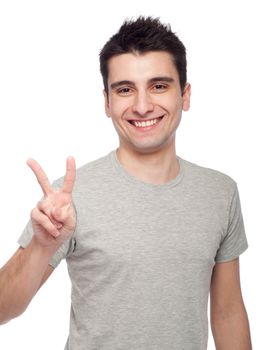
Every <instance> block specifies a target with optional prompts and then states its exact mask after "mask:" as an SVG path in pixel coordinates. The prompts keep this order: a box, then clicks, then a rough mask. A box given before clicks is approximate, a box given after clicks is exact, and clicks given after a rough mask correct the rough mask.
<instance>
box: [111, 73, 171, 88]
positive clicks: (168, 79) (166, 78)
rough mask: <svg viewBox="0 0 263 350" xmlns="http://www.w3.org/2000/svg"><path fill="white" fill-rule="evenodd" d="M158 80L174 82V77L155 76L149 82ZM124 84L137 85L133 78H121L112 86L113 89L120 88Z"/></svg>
mask: <svg viewBox="0 0 263 350" xmlns="http://www.w3.org/2000/svg"><path fill="white" fill-rule="evenodd" d="M158 81H163V82H166V83H173V82H174V79H173V78H171V77H167V76H160V77H154V78H151V79H149V81H148V83H150V84H151V83H155V82H158ZM123 85H131V86H135V83H134V82H133V81H131V80H120V81H116V82H114V83H112V84H111V85H110V88H111V89H112V90H114V89H116V88H118V87H119V86H123Z"/></svg>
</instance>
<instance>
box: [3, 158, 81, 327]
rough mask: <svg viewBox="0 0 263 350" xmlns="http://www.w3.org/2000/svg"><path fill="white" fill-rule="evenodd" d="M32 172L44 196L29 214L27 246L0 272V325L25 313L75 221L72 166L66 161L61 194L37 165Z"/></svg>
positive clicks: (71, 161) (73, 165) (70, 162)
mask: <svg viewBox="0 0 263 350" xmlns="http://www.w3.org/2000/svg"><path fill="white" fill-rule="evenodd" d="M29 166H30V167H31V168H32V170H33V171H34V173H35V174H36V177H37V179H38V182H39V184H40V186H41V188H42V190H43V192H44V198H43V199H42V200H41V201H40V202H39V203H38V205H37V207H36V208H34V209H33V210H32V212H31V221H32V226H33V231H34V235H33V237H32V240H31V242H30V243H29V245H28V246H27V247H26V248H25V249H23V248H19V249H18V250H17V251H16V252H15V254H14V255H13V256H12V257H11V259H10V260H9V261H8V262H7V263H6V264H5V265H4V266H3V267H2V268H1V269H0V324H3V323H6V322H8V321H9V320H11V319H12V318H14V317H17V316H19V315H20V314H21V313H22V312H24V311H25V309H26V308H27V306H28V304H29V303H30V301H31V300H32V298H33V297H34V295H35V294H36V292H37V291H38V289H39V288H40V287H41V285H42V284H43V283H44V282H45V281H46V279H47V278H48V277H49V275H50V274H51V272H52V270H53V268H52V267H51V266H50V265H49V262H50V259H51V257H52V256H53V255H54V253H55V252H56V251H57V250H58V248H59V247H60V246H61V245H62V244H63V243H64V242H65V241H66V240H67V239H68V238H69V237H70V236H71V235H72V233H73V231H74V228H75V223H76V217H75V211H74V208H73V205H72V199H71V198H72V195H71V193H72V189H73V184H74V180H75V162H74V159H73V158H69V159H68V161H67V173H66V176H65V180H64V185H63V188H62V189H61V190H58V191H55V190H54V189H52V188H51V186H50V184H49V181H48V179H47V177H46V175H45V173H44V171H43V170H42V168H41V167H40V166H39V165H38V164H37V162H35V161H33V160H31V161H30V162H29Z"/></svg>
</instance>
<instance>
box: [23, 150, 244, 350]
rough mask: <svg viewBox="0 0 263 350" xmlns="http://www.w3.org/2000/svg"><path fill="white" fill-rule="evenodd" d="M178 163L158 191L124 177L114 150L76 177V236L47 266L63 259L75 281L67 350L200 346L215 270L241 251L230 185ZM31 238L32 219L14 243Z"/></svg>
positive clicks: (215, 174)
mask: <svg viewBox="0 0 263 350" xmlns="http://www.w3.org/2000/svg"><path fill="white" fill-rule="evenodd" d="M177 159H178V160H179V164H180V171H179V173H178V175H177V176H176V178H174V179H173V180H171V181H169V182H167V183H165V184H159V185H157V184H150V183H146V182H143V181H141V180H139V179H138V178H136V177H135V176H133V175H131V174H129V173H128V172H127V171H126V170H125V168H124V167H123V166H122V165H121V163H120V162H119V160H118V158H117V156H116V150H113V151H111V152H110V153H108V154H107V155H106V156H104V157H101V158H99V159H96V160H94V161H92V162H90V163H88V164H86V165H85V166H83V167H81V168H79V169H78V170H77V178H76V183H75V187H74V192H73V199H74V204H75V207H76V211H77V227H76V231H75V233H74V235H73V237H72V239H71V240H69V241H68V242H66V243H65V244H64V245H63V246H62V247H61V248H60V249H59V250H58V251H57V253H56V254H55V255H54V257H53V258H52V260H51V262H50V264H51V265H52V266H53V267H56V266H57V265H58V264H59V263H60V261H61V260H62V259H63V258H66V261H67V264H68V271H69V276H70V279H71V282H72V306H71V315H70V333H69V337H68V341H67V344H66V347H65V349H67V350H127V349H128V350H172V349H173V350H205V349H207V338H208V319H207V304H208V296H209V291H210V280H211V274H212V270H213V267H214V264H215V263H220V262H226V261H230V260H233V259H235V258H237V257H238V256H239V255H240V254H241V253H242V252H244V251H245V250H246V249H247V247H248V244H247V239H246V234H245V230H244V223H243V218H242V212H241V207H240V199H239V194H238V188H237V184H236V182H235V181H234V180H233V179H232V178H230V177H229V176H228V175H226V174H223V173H221V172H219V171H217V170H213V169H209V168H205V167H201V166H199V165H197V164H194V163H191V162H189V161H186V160H184V159H182V158H181V157H179V156H177ZM61 180H62V179H60V180H58V181H57V182H56V183H55V184H56V186H59V185H60V184H61V182H62V181H61ZM31 236H32V226H31V224H30V222H29V224H28V225H27V227H26V229H25V230H24V232H23V234H22V236H21V237H20V239H19V244H20V245H21V246H23V247H25V246H26V245H27V244H28V243H29V241H30V239H31Z"/></svg>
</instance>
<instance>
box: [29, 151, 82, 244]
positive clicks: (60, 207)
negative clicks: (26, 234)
mask: <svg viewBox="0 0 263 350" xmlns="http://www.w3.org/2000/svg"><path fill="white" fill-rule="evenodd" d="M27 164H28V165H29V167H30V168H31V169H32V171H33V172H34V174H35V175H36V178H37V180H38V182H39V184H40V186H41V188H42V191H43V193H44V197H43V198H42V199H41V200H40V201H39V202H38V204H37V206H36V208H34V209H33V210H32V212H31V221H32V227H33V231H34V238H35V239H36V241H37V243H39V244H40V245H41V246H43V247H47V246H49V247H50V246H53V247H58V246H60V245H61V244H63V243H64V242H65V241H66V240H67V239H68V238H70V236H71V235H72V234H73V232H74V230H75V226H76V214H75V209H74V207H73V203H72V190H73V186H74V182H75V177H76V165H75V160H74V158H73V157H68V159H67V171H66V175H65V177H64V184H63V186H62V188H61V189H59V190H55V189H53V188H52V187H51V185H50V183H49V180H48V178H47V175H46V174H45V172H44V170H43V169H42V168H41V166H40V165H39V164H38V163H37V162H36V161H35V160H34V159H28V161H27Z"/></svg>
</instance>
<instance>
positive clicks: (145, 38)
mask: <svg viewBox="0 0 263 350" xmlns="http://www.w3.org/2000/svg"><path fill="white" fill-rule="evenodd" d="M149 51H166V52H168V53H170V54H171V55H172V57H173V62H174V65H175V68H176V69H177V72H178V75H179V80H180V86H181V90H182V93H183V89H184V87H185V84H186V49H185V46H184V44H183V43H182V42H181V41H180V40H179V38H178V36H177V35H176V34H175V33H173V32H172V31H171V27H170V25H169V24H167V25H165V24H163V23H161V22H160V20H159V18H152V17H143V16H140V17H138V18H137V19H136V20H126V21H125V22H124V23H123V25H122V26H121V27H120V29H119V31H118V32H117V33H116V34H115V35H113V36H112V37H111V38H110V39H109V40H108V41H107V43H106V44H105V45H104V47H103V48H102V49H101V51H100V72H101V75H102V79H103V84H104V89H105V91H106V93H107V94H108V75H109V70H108V62H109V60H110V59H111V58H112V57H113V56H116V55H120V54H124V53H132V52H134V53H135V52H138V53H146V52H149Z"/></svg>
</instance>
